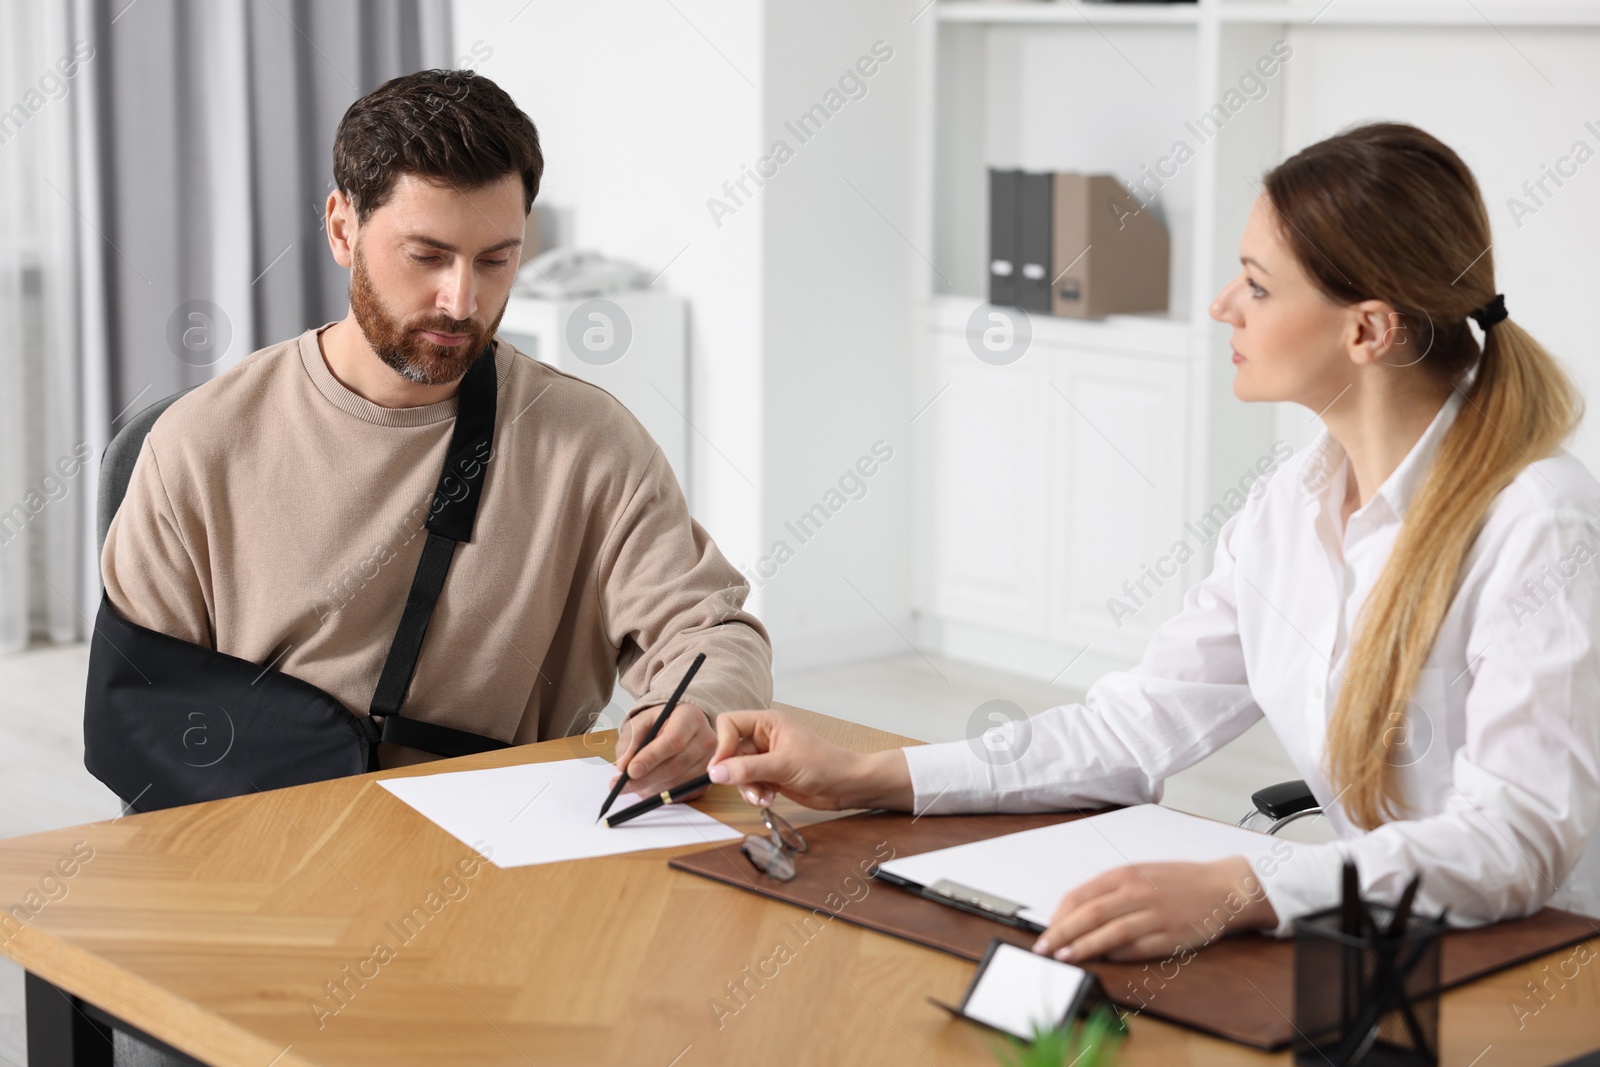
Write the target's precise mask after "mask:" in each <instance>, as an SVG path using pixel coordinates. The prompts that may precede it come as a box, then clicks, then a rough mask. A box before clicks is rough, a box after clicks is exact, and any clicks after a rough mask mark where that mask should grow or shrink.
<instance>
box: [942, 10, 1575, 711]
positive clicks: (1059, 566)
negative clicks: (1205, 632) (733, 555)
mask: <svg viewBox="0 0 1600 1067" xmlns="http://www.w3.org/2000/svg"><path fill="white" fill-rule="evenodd" d="M929 13H930V14H933V15H934V16H935V17H933V18H927V17H926V16H923V18H922V19H921V20H920V26H921V32H922V33H924V34H925V35H927V37H928V38H931V39H929V40H925V41H924V44H925V45H926V48H927V51H928V53H929V54H930V55H932V56H933V57H934V61H933V62H932V63H931V64H930V65H929V66H930V69H929V71H928V73H927V76H926V77H927V82H926V85H925V91H924V93H923V98H924V100H925V102H926V104H925V110H924V112H923V113H922V114H921V116H920V129H921V144H922V151H923V160H922V162H923V165H922V166H921V167H920V168H919V170H920V172H921V173H923V174H924V175H926V180H925V181H924V183H923V185H922V187H921V188H919V189H917V190H916V191H915V196H914V198H913V203H914V204H915V205H917V206H918V210H919V211H920V227H919V228H918V229H917V230H916V233H915V234H914V236H913V240H915V241H919V242H920V247H923V248H929V249H931V250H932V253H931V257H930V258H931V267H932V269H931V270H929V271H927V272H926V284H925V287H924V292H923V295H922V300H923V304H922V311H921V315H920V319H919V323H918V331H919V334H920V336H921V338H922V345H923V347H922V355H921V358H920V359H919V360H918V361H917V364H916V372H915V379H916V380H915V382H914V393H915V399H914V403H913V408H914V410H918V411H919V414H918V418H917V422H916V423H915V426H914V429H915V431H916V433H917V435H918V436H917V438H916V442H917V446H918V447H917V454H918V455H919V456H921V457H924V460H923V461H922V462H921V463H920V464H919V465H918V468H917V470H916V472H915V482H914V489H913V524H912V525H913V530H914V531H916V533H915V545H914V557H913V558H914V564H913V569H914V574H915V582H914V588H913V596H914V606H915V608H916V609H917V611H918V627H919V633H920V635H921V636H920V640H921V641H923V642H925V643H927V644H928V645H929V646H932V647H937V648H940V649H942V650H943V651H944V652H946V653H948V654H951V655H955V656H958V657H961V658H966V659H973V660H978V661H980V662H985V663H989V664H992V665H995V666H999V667H1004V668H1007V669H1011V670H1015V671H1019V672H1022V673H1028V674H1033V675H1036V676H1040V677H1047V678H1048V677H1051V676H1052V674H1054V676H1055V680H1058V681H1061V682H1064V683H1070V684H1077V685H1084V684H1088V683H1089V682H1090V681H1092V680H1093V679H1094V678H1096V677H1098V676H1099V674H1101V673H1103V672H1104V671H1105V670H1107V669H1112V668H1117V667H1123V666H1126V665H1128V664H1130V663H1131V662H1133V661H1134V660H1135V659H1136V658H1137V657H1138V655H1139V654H1140V652H1141V651H1142V649H1143V647H1144V645H1145V643H1146V642H1147V640H1148V637H1149V635H1150V633H1151V632H1152V631H1153V630H1154V628H1155V626H1156V625H1157V624H1159V623H1160V622H1161V621H1163V620H1164V619H1165V618H1167V617H1168V616H1169V615H1170V614H1172V613H1173V612H1174V611H1176V610H1177V608H1178V606H1179V604H1180V602H1181V595H1182V591H1183V590H1184V589H1186V588H1187V587H1188V586H1189V585H1190V584H1192V583H1193V582H1195V581H1197V580H1198V579H1199V578H1200V577H1201V576H1203V575H1204V574H1205V573H1207V571H1209V568H1210V565H1211V556H1212V552H1211V548H1212V544H1213V542H1212V541H1210V540H1207V539H1206V538H1205V537H1204V536H1203V534H1204V532H1205V527H1204V526H1196V521H1197V520H1198V519H1199V518H1200V516H1202V515H1204V514H1206V513H1207V512H1208V510H1209V509H1211V508H1212V507H1213V505H1216V504H1219V503H1222V504H1224V506H1226V503H1225V501H1226V499H1227V490H1228V489H1229V488H1231V487H1232V486H1234V485H1235V484H1236V483H1237V481H1238V479H1239V478H1240V476H1241V475H1242V474H1244V473H1245V472H1246V471H1249V470H1251V469H1252V468H1253V467H1254V466H1255V464H1256V462H1257V461H1258V460H1260V459H1261V458H1262V457H1265V456H1269V455H1270V454H1271V450H1272V447H1273V445H1274V442H1275V439H1276V436H1277V430H1278V421H1277V413H1276V412H1275V411H1273V410H1271V406H1270V405H1245V404H1243V403H1240V402H1239V401H1237V400H1236V399H1235V398H1234V397H1233V394H1232V378H1233V369H1232V366H1231V364H1230V362H1229V360H1228V359H1227V352H1228V337H1229V333H1230V330H1229V329H1228V328H1227V327H1225V326H1222V325H1220V324H1217V323H1214V322H1213V321H1211V319H1210V318H1209V315H1208V306H1209V302H1210V300H1211V299H1212V297H1213V296H1214V294H1215V293H1216V292H1217V291H1218V290H1219V289H1220V288H1221V287H1222V286H1223V285H1224V284H1225V283H1226V282H1227V280H1228V279H1229V278H1231V277H1233V276H1234V275H1235V274H1236V273H1237V271H1238V269H1239V268H1238V262H1237V256H1238V238H1239V234H1240V232H1241V231H1242V229H1243V226H1244V222H1245V219H1246V218H1247V217H1248V213H1249V210H1250V207H1251V205H1252V203H1253V201H1254V199H1255V195H1256V190H1257V185H1258V182H1259V177H1260V175H1261V174H1262V173H1263V172H1264V171H1265V170H1267V169H1269V168H1270V167H1271V166H1272V165H1274V164H1276V163H1277V162H1278V161H1279V160H1281V159H1282V158H1283V156H1284V155H1285V152H1284V138H1285V127H1286V114H1285V103H1284V101H1285V97H1286V95H1287V92H1286V88H1285V87H1286V85H1287V83H1288V82H1289V81H1291V80H1293V79H1295V78H1296V77H1307V76H1308V75H1307V74H1306V72H1303V71H1301V70H1299V69H1298V68H1297V67H1296V63H1295V60H1294V59H1293V58H1292V52H1291V58H1289V59H1288V60H1287V61H1281V60H1280V61H1279V62H1277V63H1276V64H1273V65H1275V66H1276V68H1277V69H1276V71H1275V72H1274V74H1273V75H1272V76H1271V77H1260V81H1261V83H1262V84H1263V85H1264V91H1262V92H1261V93H1260V94H1259V95H1255V96H1246V97H1244V104H1243V106H1241V107H1239V108H1237V109H1236V110H1229V111H1228V114H1227V119H1226V121H1225V122H1224V123H1222V124H1221V125H1220V128H1219V129H1217V130H1216V131H1215V132H1214V133H1213V134H1212V135H1211V136H1209V137H1206V138H1204V139H1201V138H1200V137H1199V136H1197V132H1201V131H1197V130H1196V127H1195V126H1194V125H1193V123H1194V120H1195V119H1196V118H1197V117H1198V116H1200V115H1202V114H1204V113H1206V112H1207V111H1208V110H1209V109H1210V108H1211V107H1212V106H1213V105H1214V104H1216V103H1218V102H1220V101H1223V99H1224V94H1225V93H1227V91H1228V90H1229V89H1230V88H1234V89H1237V88H1238V87H1239V85H1240V79H1241V77H1243V76H1244V75H1245V74H1246V73H1247V72H1250V71H1252V70H1253V69H1256V68H1255V64H1256V62H1257V60H1258V59H1260V58H1261V57H1264V56H1265V57H1271V56H1272V55H1273V49H1274V46H1275V44H1276V43H1277V42H1280V41H1285V42H1287V43H1288V46H1289V48H1290V49H1294V48H1296V47H1298V46H1299V45H1305V44H1310V43H1314V38H1315V35H1318V34H1322V33H1323V32H1324V28H1327V29H1329V30H1332V31H1333V32H1334V33H1339V32H1348V29H1349V28H1351V27H1357V28H1370V29H1372V30H1373V31H1374V32H1375V33H1393V32H1405V31H1406V28H1408V27H1410V28H1413V29H1414V28H1417V27H1448V28H1451V33H1450V34H1449V35H1448V37H1447V38H1441V40H1448V41H1450V42H1458V41H1461V40H1471V39H1474V37H1473V34H1474V33H1476V34H1487V35H1490V36H1491V38H1495V39H1498V37H1496V35H1502V36H1503V35H1504V34H1505V33H1506V32H1507V31H1510V30H1513V29H1515V28H1527V29H1541V28H1542V29H1550V28H1557V29H1561V28H1570V29H1573V30H1580V31H1584V32H1588V31H1592V30H1595V29H1600V3H1592V2H1586V0H1571V2H1547V3H1526V4H1522V3H1515V4H1513V3H1505V2H1495V0H1474V2H1467V0H1392V2H1391V0H1386V2H1383V3H1377V2H1372V0H1332V2H1331V3H1329V2H1326V0H1316V2H1310V3H1276V2H1263V0H1201V2H1200V3H1195V4H1151V5H1134V4H1115V5H1113V4H1082V3H1072V2H1066V0H1055V2H1033V3H974V2H952V0H946V2H941V3H937V4H936V5H935V6H934V8H933V9H931V10H930V12H929ZM1465 31H1473V33H1467V32H1465ZM1450 46H1453V45H1446V47H1450ZM1278 47H1280V48H1281V47H1282V46H1281V45H1280V46H1278ZM1257 76H1258V77H1259V73H1258V74H1257ZM1180 140H1181V141H1184V142H1186V143H1187V144H1188V145H1189V147H1190V148H1191V150H1192V151H1193V158H1192V159H1190V160H1188V161H1187V162H1186V163H1184V164H1183V165H1181V166H1178V167H1176V168H1170V167H1167V166H1163V167H1162V168H1161V169H1174V170H1175V172H1174V173H1173V174H1172V175H1171V177H1166V176H1164V175H1158V177H1159V178H1160V181H1159V182H1156V181H1155V180H1154V179H1153V178H1151V177H1150V176H1151V175H1153V174H1155V172H1156V170H1157V165H1158V161H1159V160H1161V158H1162V157H1164V156H1170V153H1171V152H1172V149H1173V147H1174V146H1175V144H1176V142H1178V141H1180ZM990 166H1002V167H1025V168H1027V169H1030V170H1083V171H1103V172H1110V173H1113V174H1116V175H1117V176H1118V177H1119V178H1120V179H1122V180H1123V182H1124V184H1129V185H1131V184H1132V183H1133V182H1135V181H1138V180H1140V179H1141V178H1143V179H1144V180H1145V181H1146V182H1147V185H1146V186H1145V191H1146V192H1150V191H1154V194H1155V197H1154V204H1153V206H1152V208H1151V210H1153V211H1154V212H1155V214H1156V216H1157V217H1158V218H1160V219H1161V220H1162V221H1163V223H1164V224H1165V225H1166V226H1167V228H1168V231H1169V233H1170V235H1171V238H1172V257H1173V258H1172V264H1171V276H1170V283H1171V284H1170V289H1171V294H1172V302H1171V306H1170V308H1169V309H1168V312H1167V313H1166V314H1165V315H1148V316H1140V315H1134V316H1113V317H1111V318H1108V319H1105V320H1103V321H1081V320H1068V319H1057V318H1051V317H1048V316H1038V315H1036V316H1034V317H1033V318H1032V323H1033V342H1032V347H1031V348H1030V349H1029V350H1028V352H1027V354H1026V355H1025V356H1023V358H1022V359H1020V360H1019V361H1017V362H1015V363H1013V364H1010V365H1007V366H993V365H989V364H986V363H984V362H982V361H980V360H979V359H977V358H976V357H975V356H974V354H973V353H972V352H971V351H969V350H968V347H967V344H966V340H965V335H964V330H965V324H966V321H967V318H968V316H969V315H970V314H971V313H972V312H973V310H974V309H975V308H976V307H978V306H979V305H980V304H981V303H982V295H983V294H984V293H985V292H986V290H987V278H986V274H985V268H984V264H985V263H986V262H987V241H988V238H987V218H988V216H987V206H986V205H987V169H988V168H989V167H990ZM1157 184H1159V188H1156V185H1157ZM1290 443H1291V444H1295V445H1298V444H1300V443H1301V442H1300V441H1291V442H1290ZM1280 447H1281V446H1280ZM1196 530H1199V531H1200V533H1198V534H1197V533H1196V532H1194V531H1196ZM1179 542H1187V544H1188V545H1189V547H1190V548H1191V550H1192V551H1193V557H1192V558H1190V559H1189V560H1188V561H1187V562H1185V563H1184V564H1182V565H1181V566H1179V565H1175V564H1174V562H1173V561H1172V560H1171V559H1168V560H1167V562H1165V563H1163V562H1162V560H1163V557H1170V556H1172V554H1173V553H1172V549H1173V548H1174V547H1175V545H1176V544H1177V543H1179ZM1158 570H1159V571H1161V572H1163V573H1159V574H1158V573H1156V572H1157V571H1158ZM1167 571H1171V573H1165V572H1167ZM1124 583H1128V585H1125V584H1124ZM1129 586H1131V587H1132V588H1133V589H1134V590H1136V594H1135V595H1130V593H1129V591H1128V590H1129ZM1112 597H1117V598H1119V599H1120V600H1121V601H1122V602H1123V604H1125V605H1128V606H1132V607H1133V608H1134V611H1133V613H1132V614H1131V615H1124V616H1121V617H1119V618H1117V619H1113V616H1112V612H1111V611H1110V610H1109V607H1108V600H1109V599H1110V598H1112ZM1069 664H1071V667H1070V669H1064V668H1068V665H1069Z"/></svg>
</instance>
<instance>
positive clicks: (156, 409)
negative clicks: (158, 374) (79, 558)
mask: <svg viewBox="0 0 1600 1067" xmlns="http://www.w3.org/2000/svg"><path fill="white" fill-rule="evenodd" d="M189 388H190V389H192V388H194V386H190V387H189ZM188 391H189V389H183V390H180V391H179V392H176V393H173V394H172V395H171V396H169V397H167V398H166V399H165V400H157V401H156V402H155V403H154V404H151V405H150V406H149V407H147V408H145V409H144V410H143V411H141V412H139V414H137V415H135V416H134V417H133V418H131V419H129V420H128V421H127V422H126V423H125V424H124V425H123V427H122V429H120V430H118V431H117V433H116V436H114V437H113V438H111V443H110V444H108V445H106V451H105V455H103V456H101V457H100V493H99V497H98V499H97V500H96V501H95V512H96V515H95V517H96V519H97V520H98V525H99V533H100V548H101V550H102V551H104V549H105V547H106V531H107V530H109V529H111V517H112V516H113V515H115V514H116V513H117V509H118V508H119V507H121V506H122V498H123V497H124V496H127V495H128V479H130V478H132V477H133V465H134V463H135V462H137V461H138V459H139V449H141V448H143V447H144V439H145V437H146V436H147V435H148V434H149V433H150V427H152V426H154V425H155V424H156V420H157V419H159V418H160V417H161V413H162V412H163V411H165V410H167V408H169V407H171V406H172V402H173V401H174V400H176V399H178V398H179V397H180V396H182V395H183V394H184V393H187V392H188Z"/></svg>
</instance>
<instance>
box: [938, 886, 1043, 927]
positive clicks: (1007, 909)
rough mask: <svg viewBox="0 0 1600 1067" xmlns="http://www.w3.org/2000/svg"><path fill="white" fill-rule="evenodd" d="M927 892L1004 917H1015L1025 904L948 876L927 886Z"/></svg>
mask: <svg viewBox="0 0 1600 1067" xmlns="http://www.w3.org/2000/svg"><path fill="white" fill-rule="evenodd" d="M928 892H929V893H932V894H934V895H935V896H941V897H945V898H947V899H949V900H953V901H956V902H958V903H961V904H965V905H967V906H968V907H972V908H977V909H978V910H980V911H985V912H988V913H989V914H991V915H999V916H1001V917H1002V918H1006V919H1016V918H1017V915H1018V913H1019V912H1021V911H1022V909H1023V908H1024V907H1025V906H1026V905H1023V904H1018V903H1017V902H1016V901H1014V900H1007V899H1006V898H1005V897H1001V896H996V895H995V894H993V893H985V892H984V891H983V890H981V889H973V888H972V887H971V886H965V885H962V884H960V883H959V882H952V881H950V879H948V878H941V879H939V880H938V881H937V882H935V883H933V884H932V885H930V886H928Z"/></svg>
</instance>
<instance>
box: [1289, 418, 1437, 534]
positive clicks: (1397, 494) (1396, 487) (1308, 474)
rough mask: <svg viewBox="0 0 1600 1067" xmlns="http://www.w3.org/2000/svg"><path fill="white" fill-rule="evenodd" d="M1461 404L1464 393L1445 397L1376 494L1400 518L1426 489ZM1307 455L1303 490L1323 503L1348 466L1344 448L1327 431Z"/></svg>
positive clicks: (1301, 482)
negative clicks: (1430, 471)
mask: <svg viewBox="0 0 1600 1067" xmlns="http://www.w3.org/2000/svg"><path fill="white" fill-rule="evenodd" d="M1461 403H1462V397H1461V391H1460V390H1458V389H1452V390H1450V395H1449V396H1447V397H1445V401H1444V403H1443V404H1442V405H1440V407H1439V411H1438V413H1437V414H1435V415H1434V417H1433V421H1432V422H1430V423H1429V424H1428V428H1427V429H1426V430H1424V431H1422V436H1421V437H1419V438H1417V443H1416V444H1414V445H1412V446H1411V451H1410V452H1407V453H1406V458H1405V459H1402V460H1401V461H1400V465H1399V466H1398V467H1396V468H1395V469H1394V471H1393V472H1392V473H1391V474H1390V475H1389V477H1388V478H1386V479H1384V482H1383V484H1382V485H1380V486H1379V487H1378V491H1377V493H1376V494H1374V497H1373V499H1374V500H1376V499H1378V498H1382V500H1383V502H1384V503H1385V504H1387V505H1388V506H1389V509H1390V510H1391V511H1393V512H1394V514H1395V516H1396V517H1398V518H1401V519H1403V518H1405V514H1406V509H1407V508H1409V507H1410V506H1411V501H1412V500H1413V499H1414V498H1415V497H1416V495H1417V491H1418V490H1419V489H1421V488H1422V482H1423V479H1424V478H1426V477H1427V475H1428V471H1429V470H1430V469H1431V468H1432V466H1433V457H1434V455H1435V454H1436V453H1437V452H1438V451H1439V445H1440V443H1441V442H1443V440H1444V435H1445V433H1446V432H1447V431H1448V430H1449V429H1450V425H1451V423H1453V422H1455V419H1456V414H1457V413H1458V412H1459V411H1460V410H1461ZM1306 453H1307V454H1306V463H1305V468H1304V469H1303V470H1302V472H1301V475H1300V487H1301V489H1303V490H1304V491H1305V492H1306V494H1307V495H1308V497H1309V498H1310V499H1311V500H1313V501H1315V500H1320V499H1321V497H1322V495H1323V493H1324V492H1325V491H1326V490H1327V488H1328V485H1329V483H1330V482H1331V481H1333V476H1334V475H1335V474H1337V473H1338V472H1339V470H1340V469H1341V468H1343V467H1344V466H1345V464H1346V463H1348V459H1347V458H1346V456H1345V451H1344V446H1342V445H1340V444H1339V442H1338V440H1337V439H1335V438H1334V436H1333V435H1332V434H1331V433H1329V432H1328V431H1327V430H1323V431H1322V433H1321V434H1320V435H1318V437H1317V439H1316V440H1315V441H1314V442H1312V444H1311V447H1310V448H1308V449H1307V450H1306ZM1367 503H1368V505H1370V504H1371V503H1372V501H1370V500H1369V501H1368V502H1367ZM1362 510H1365V508H1363V509H1362Z"/></svg>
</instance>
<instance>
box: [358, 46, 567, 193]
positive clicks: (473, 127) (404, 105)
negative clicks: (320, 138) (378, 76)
mask: <svg viewBox="0 0 1600 1067" xmlns="http://www.w3.org/2000/svg"><path fill="white" fill-rule="evenodd" d="M402 174H415V175H416V176H417V177H419V178H424V179H428V180H430V181H435V182H438V183H440V184H448V185H452V186H455V187H457V188H459V189H460V190H461V191H462V192H468V191H471V190H474V189H481V188H483V187H484V186H486V185H490V184H492V183H494V182H496V181H499V180H500V179H501V178H503V177H505V176H506V175H507V174H517V175H520V176H521V177H522V210H523V213H524V214H526V213H527V212H528V211H529V210H531V209H532V207H533V198H534V197H535V196H537V195H538V193H539V179H540V177H541V176H542V175H543V174H544V156H543V155H542V154H541V153H540V152H539V131H538V130H536V129H534V126H533V121H532V120H531V119H529V118H528V116H527V115H524V114H523V113H522V110H521V109H520V108H518V107H517V105H516V102H515V101H513V100H512V99H511V97H510V95H509V94H507V93H506V91H505V90H504V89H502V88H500V87H499V86H498V85H496V84H495V83H494V82H492V81H490V80H489V79H488V78H485V77H484V76H483V75H481V74H474V73H473V72H472V71H470V70H419V71H417V72H416V73H415V74H403V75H401V76H400V77H398V78H392V79H390V80H389V81H386V82H384V83H383V84H382V85H380V86H378V87H377V88H376V89H374V90H373V91H372V92H370V93H368V94H367V95H366V96H363V97H362V98H361V99H360V100H357V101H356V102H355V103H353V104H351V105H350V109H349V110H348V111H346V112H345V113H344V118H342V119H340V120H339V130H338V132H337V133H335V134H334V137H333V179H334V181H335V182H337V183H338V185H339V188H340V190H342V191H343V192H344V194H345V195H346V196H347V197H349V198H350V202H351V204H353V205H354V206H355V209H356V217H357V218H358V219H360V220H362V221H363V222H364V221H366V219H367V217H368V216H370V215H371V214H372V213H373V212H374V211H376V210H377V209H378V208H380V207H382V206H383V205H384V204H385V203H387V202H388V200H389V196H390V194H391V193H392V192H393V191H394V183H395V180H396V179H397V178H399V177H400V175H402Z"/></svg>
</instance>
